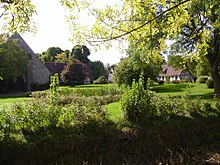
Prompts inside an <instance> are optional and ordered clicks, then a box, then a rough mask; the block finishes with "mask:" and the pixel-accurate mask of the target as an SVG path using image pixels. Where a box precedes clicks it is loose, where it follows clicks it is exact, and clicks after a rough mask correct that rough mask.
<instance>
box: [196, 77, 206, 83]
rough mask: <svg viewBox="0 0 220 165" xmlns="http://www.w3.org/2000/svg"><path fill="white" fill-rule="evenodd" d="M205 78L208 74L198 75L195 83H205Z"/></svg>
mask: <svg viewBox="0 0 220 165" xmlns="http://www.w3.org/2000/svg"><path fill="white" fill-rule="evenodd" d="M206 80H208V76H200V77H199V78H198V79H197V80H196V82H197V83H206Z"/></svg>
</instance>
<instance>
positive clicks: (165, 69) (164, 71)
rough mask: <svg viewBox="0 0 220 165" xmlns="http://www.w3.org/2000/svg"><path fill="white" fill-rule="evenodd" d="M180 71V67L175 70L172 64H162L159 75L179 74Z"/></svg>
mask: <svg viewBox="0 0 220 165" xmlns="http://www.w3.org/2000/svg"><path fill="white" fill-rule="evenodd" d="M181 73H182V70H181V69H177V70H175V69H174V68H173V67H172V66H169V65H162V72H161V73H160V75H159V76H179V75H180V74H181Z"/></svg>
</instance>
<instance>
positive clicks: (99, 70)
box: [89, 61, 107, 81]
mask: <svg viewBox="0 0 220 165" xmlns="http://www.w3.org/2000/svg"><path fill="white" fill-rule="evenodd" d="M89 67H90V69H91V71H92V73H91V78H92V81H93V80H96V79H97V78H99V77H100V76H106V74H107V71H106V70H105V67H104V65H103V63H102V62H101V61H91V62H90V63H89Z"/></svg>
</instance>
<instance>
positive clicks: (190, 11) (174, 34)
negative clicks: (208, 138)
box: [61, 0, 220, 96]
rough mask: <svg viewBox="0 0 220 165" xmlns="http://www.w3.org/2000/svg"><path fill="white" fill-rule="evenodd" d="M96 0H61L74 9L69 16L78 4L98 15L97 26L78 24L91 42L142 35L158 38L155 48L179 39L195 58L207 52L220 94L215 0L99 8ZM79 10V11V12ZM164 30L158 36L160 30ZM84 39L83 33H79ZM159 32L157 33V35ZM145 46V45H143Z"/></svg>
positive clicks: (128, 2) (219, 13)
mask: <svg viewBox="0 0 220 165" xmlns="http://www.w3.org/2000/svg"><path fill="white" fill-rule="evenodd" d="M93 1H94V0H91V1H89V2H88V1H86V0H81V1H78V0H74V1H72V0H61V2H62V3H63V4H64V5H65V6H66V7H68V8H69V9H70V10H71V17H70V18H77V17H76V15H77V12H74V11H78V10H75V9H76V8H80V9H81V10H83V9H85V10H87V12H88V13H89V14H90V15H92V16H94V17H95V18H96V21H95V24H94V26H92V28H91V29H90V30H89V29H88V28H85V27H84V28H83V27H82V28H81V29H79V27H80V26H75V25H77V24H76V22H77V21H76V20H74V22H75V23H73V22H71V21H70V22H71V25H72V26H73V28H74V34H78V33H79V31H80V34H81V35H83V36H85V37H84V39H85V40H87V41H90V42H91V43H103V42H107V41H111V40H116V39H118V40H119V39H125V40H127V41H128V42H130V41H135V42H137V43H139V45H142V44H143V42H142V40H141V39H142V38H143V37H144V38H145V41H146V40H148V41H149V42H152V41H155V40H156V41H158V42H159V44H158V45H157V46H156V47H155V45H152V49H153V50H154V49H157V50H160V51H161V50H163V49H165V48H166V47H165V46H164V40H165V39H172V40H179V41H180V43H181V48H183V50H184V51H185V52H184V53H187V54H188V55H189V56H191V57H193V58H194V59H197V58H200V57H202V56H205V57H206V58H207V60H208V62H209V65H210V70H211V75H212V79H213V81H214V92H215V94H217V95H219V96H220V75H219V64H220V19H219V17H220V8H219V1H217V0H215V1H213V0H206V1H205V0H202V1H201V0H178V1H176V0H169V1H167V0H157V1H152V0H145V1H139V0H121V1H120V2H121V3H120V5H114V6H106V7H105V8H97V7H94V6H92V3H93ZM78 14H79V13H78ZM161 32H162V33H163V36H162V37H161V36H160V37H158V36H157V34H159V33H161ZM76 36H77V37H79V39H82V38H83V36H79V34H78V35H76ZM154 36H156V37H154ZM142 46H144V45H142Z"/></svg>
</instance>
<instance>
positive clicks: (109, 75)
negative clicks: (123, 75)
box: [108, 64, 116, 83]
mask: <svg viewBox="0 0 220 165" xmlns="http://www.w3.org/2000/svg"><path fill="white" fill-rule="evenodd" d="M115 67H116V65H115V64H114V65H112V66H110V68H109V71H108V82H110V83H112V82H113V81H114V80H113V74H114V69H115Z"/></svg>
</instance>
